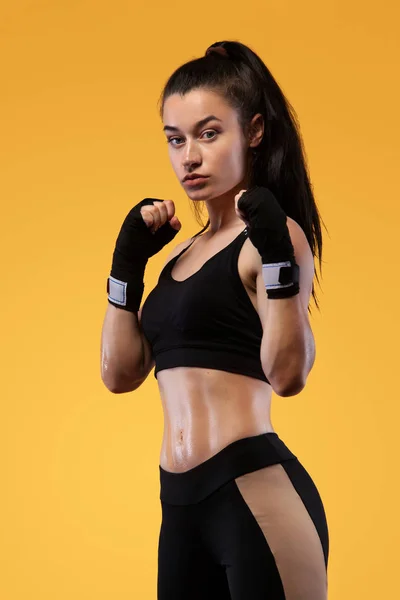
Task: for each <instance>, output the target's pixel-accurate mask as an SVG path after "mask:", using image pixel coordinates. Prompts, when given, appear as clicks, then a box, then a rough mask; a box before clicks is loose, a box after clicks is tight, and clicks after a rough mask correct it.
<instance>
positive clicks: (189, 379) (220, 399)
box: [138, 90, 310, 473]
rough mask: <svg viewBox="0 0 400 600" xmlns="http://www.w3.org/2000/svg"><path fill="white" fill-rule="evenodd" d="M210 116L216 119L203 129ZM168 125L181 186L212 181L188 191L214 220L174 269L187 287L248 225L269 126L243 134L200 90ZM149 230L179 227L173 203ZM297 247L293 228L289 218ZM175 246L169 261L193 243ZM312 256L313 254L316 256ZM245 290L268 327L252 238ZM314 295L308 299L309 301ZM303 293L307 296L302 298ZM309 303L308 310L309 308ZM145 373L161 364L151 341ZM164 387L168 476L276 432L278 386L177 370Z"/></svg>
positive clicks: (170, 114)
mask: <svg viewBox="0 0 400 600" xmlns="http://www.w3.org/2000/svg"><path fill="white" fill-rule="evenodd" d="M209 115H214V116H216V117H217V118H218V119H220V121H218V120H215V119H213V120H212V121H209V122H208V123H207V124H205V125H202V126H201V127H198V128H196V123H197V122H198V121H200V120H201V119H204V118H205V117H208V116H209ZM163 123H164V128H165V126H172V127H174V128H176V130H174V131H171V130H170V129H168V128H167V129H166V130H165V135H166V138H167V140H169V141H170V143H169V144H168V149H169V157H170V161H171V165H172V168H173V170H174V172H175V174H176V176H177V177H178V178H179V181H182V179H183V178H184V176H185V175H186V174H188V173H193V172H196V173H199V174H202V175H207V176H208V178H207V179H205V180H204V183H203V184H202V185H201V187H199V188H197V189H196V188H190V187H186V186H185V185H184V184H183V183H182V185H183V187H184V189H185V192H186V193H187V195H188V197H189V198H190V199H191V200H192V201H193V202H197V201H204V202H205V205H206V208H207V211H208V215H209V218H210V227H209V229H208V230H207V231H206V232H205V233H204V234H203V235H201V236H199V237H198V238H196V240H195V241H194V243H193V244H192V246H191V247H190V248H189V249H188V250H187V252H185V253H184V254H183V255H182V256H181V257H180V258H179V259H178V261H177V262H176V263H175V265H174V268H173V271H172V276H173V278H174V279H176V280H179V281H182V280H184V279H186V278H187V277H190V276H191V275H192V274H193V273H195V272H196V271H198V270H199V269H200V268H201V267H202V265H203V264H204V263H205V262H206V261H207V260H208V259H209V258H210V257H211V256H213V255H214V254H216V253H217V252H218V251H220V250H221V249H222V248H224V247H225V246H227V245H228V244H229V243H230V242H231V241H232V240H233V239H234V238H235V237H236V236H237V235H238V234H239V233H240V232H241V231H242V230H243V229H244V228H245V226H246V223H245V221H244V220H243V219H242V218H241V215H240V213H239V211H238V209H237V202H238V200H239V198H240V195H241V192H242V191H243V190H246V189H247V186H248V181H249V179H248V173H249V168H250V160H251V158H250V157H251V151H252V149H253V148H255V147H256V146H258V144H259V143H260V141H261V139H262V136H263V133H264V127H263V122H262V117H261V115H259V114H258V115H255V116H254V118H253V119H252V122H251V127H250V128H249V130H248V131H246V136H245V135H244V134H243V132H242V130H241V128H240V125H239V123H238V120H237V113H236V111H235V110H234V109H232V108H231V107H230V106H229V105H228V104H227V103H226V101H225V100H224V98H222V97H221V96H220V95H218V94H216V93H214V92H211V91H206V90H195V91H192V92H189V93H188V94H186V95H185V96H184V97H182V96H180V95H178V94H175V95H172V96H170V97H169V98H168V99H167V100H166V101H165V103H164V111H163ZM141 213H142V217H143V219H144V221H145V223H146V225H147V226H148V227H149V228H150V230H152V231H153V230H156V229H157V228H158V227H160V226H161V225H163V224H164V223H165V222H166V220H169V222H170V224H171V225H172V226H174V227H175V228H176V229H180V227H181V224H180V222H179V218H178V217H177V215H175V206H174V203H173V201H171V200H167V201H165V202H163V203H158V204H154V205H153V206H146V207H142V209H141ZM287 224H288V228H289V232H290V235H291V237H292V241H294V236H293V235H292V234H293V231H296V230H295V229H294V227H297V228H299V226H298V224H297V223H295V222H294V221H293V220H292V219H290V218H289V217H288V218H287ZM190 241H191V240H190V239H187V240H186V241H184V242H182V243H181V244H179V245H178V246H176V247H175V248H174V249H173V250H172V252H171V253H170V254H169V256H168V257H167V259H166V262H168V261H169V260H171V259H172V258H173V257H174V256H175V255H177V254H178V253H179V252H180V251H181V250H182V249H183V248H184V247H186V246H187V245H188V244H189V243H190ZM309 252H310V251H309ZM238 269H239V274H240V277H241V280H242V282H243V285H244V287H245V289H246V291H247V293H248V295H249V298H250V300H251V302H252V303H253V305H254V308H255V309H256V310H257V312H258V314H259V316H260V319H261V322H264V323H265V322H266V316H265V315H266V312H267V311H268V302H269V300H268V297H267V295H266V293H265V288H264V283H263V279H262V264H261V257H260V255H259V253H258V251H257V250H256V248H255V247H254V246H253V244H252V243H251V241H250V239H249V238H247V239H246V240H245V242H244V244H243V246H242V249H241V251H240V255H239V259H238ZM308 292H309V291H307V292H306V293H307V296H308V297H309V293H308ZM302 293H303V294H304V290H303V292H302ZM307 299H308V298H304V305H306V304H307ZM140 317H141V314H140V311H139V314H138V318H139V323H140ZM142 338H143V344H144V356H145V357H147V359H145V360H147V363H146V364H145V369H144V370H145V372H146V375H145V376H147V374H148V372H149V371H150V370H151V368H152V367H153V366H154V362H151V361H150V358H149V357H151V349H150V346H149V344H148V342H147V340H146V338H145V336H144V335H143V336H142ZM157 381H158V385H159V391H160V396H161V401H162V406H163V412H164V435H163V440H162V447H161V454H160V465H161V466H162V467H163V469H165V470H166V471H170V472H176V473H178V472H184V471H187V470H188V469H191V468H193V467H195V466H197V465H198V464H200V463H202V462H204V461H205V460H207V459H208V458H210V457H211V456H213V455H214V454H216V453H217V452H219V451H220V450H221V449H222V448H224V447H225V446H227V445H228V444H230V443H232V442H234V441H235V440H238V439H241V438H244V437H249V436H255V435H258V434H261V433H265V432H271V431H274V429H273V427H272V423H271V415H270V407H271V395H272V388H271V386H270V385H269V384H268V383H266V382H264V381H261V380H258V379H254V378H252V377H248V376H245V375H240V374H236V373H228V372H226V371H218V370H215V369H212V368H211V367H210V368H207V369H206V368H198V367H176V368H171V369H165V370H162V371H160V372H159V373H158V375H157Z"/></svg>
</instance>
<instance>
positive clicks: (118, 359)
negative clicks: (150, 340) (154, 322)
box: [101, 304, 148, 393]
mask: <svg viewBox="0 0 400 600" xmlns="http://www.w3.org/2000/svg"><path fill="white" fill-rule="evenodd" d="M142 335H143V334H142V332H141V330H140V327H139V322H138V316H137V314H136V313H135V312H130V311H127V310H123V309H121V308H116V307H115V306H113V305H112V304H109V305H108V307H107V311H106V314H105V317H104V323H103V329H102V334H101V378H102V380H103V382H104V385H105V386H106V387H107V388H108V389H109V390H110V391H111V392H114V393H122V392H128V391H132V390H134V389H135V388H136V387H137V385H138V384H140V383H141V380H143V377H144V368H145V363H146V362H147V361H148V357H147V356H145V345H144V340H143V337H142ZM146 354H147V353H146Z"/></svg>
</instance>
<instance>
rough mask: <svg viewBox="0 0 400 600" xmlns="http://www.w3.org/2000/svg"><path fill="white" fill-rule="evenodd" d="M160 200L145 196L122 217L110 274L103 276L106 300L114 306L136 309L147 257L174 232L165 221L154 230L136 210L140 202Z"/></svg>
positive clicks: (138, 209)
mask: <svg viewBox="0 0 400 600" xmlns="http://www.w3.org/2000/svg"><path fill="white" fill-rule="evenodd" d="M154 201H156V202H163V200H160V199H159V198H145V199H144V200H142V201H141V202H139V204H137V205H136V206H134V207H133V208H132V209H131V210H130V212H129V213H128V214H127V216H126V217H125V220H124V222H123V224H122V227H121V230H120V232H119V235H118V238H117V241H116V244H115V249H114V253H113V260H112V267H111V273H110V277H109V278H108V279H107V293H108V301H109V302H110V304H113V305H114V306H116V307H117V308H123V309H124V310H128V311H130V312H138V310H139V307H140V303H141V300H142V296H143V291H144V282H143V279H144V271H145V268H146V264H147V261H148V259H149V258H150V257H151V256H154V254H157V252H159V251H160V250H161V249H162V248H163V247H164V246H165V245H166V244H168V243H169V242H170V241H171V240H172V239H173V238H174V237H175V236H176V234H177V233H178V231H177V230H176V229H174V228H173V227H171V225H170V224H169V221H167V222H166V223H164V225H162V226H161V227H160V228H159V229H158V230H157V231H156V232H155V233H154V234H153V233H151V231H150V229H149V228H148V227H147V225H146V223H145V222H144V220H143V217H142V215H141V213H140V209H141V207H142V206H146V205H149V204H153V203H154Z"/></svg>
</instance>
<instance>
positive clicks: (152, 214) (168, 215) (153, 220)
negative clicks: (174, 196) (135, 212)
mask: <svg viewBox="0 0 400 600" xmlns="http://www.w3.org/2000/svg"><path fill="white" fill-rule="evenodd" d="M140 214H141V215H142V219H143V221H144V222H145V223H146V225H147V227H148V228H149V229H150V231H151V233H155V232H156V231H157V229H159V228H160V227H162V226H163V225H164V224H165V223H166V222H167V221H169V224H170V225H171V227H173V228H174V229H175V230H176V231H179V230H180V228H181V227H182V224H181V222H180V221H179V219H178V217H177V216H176V215H175V204H174V202H173V200H164V202H160V201H158V200H155V201H154V203H153V204H152V205H147V206H142V208H141V209H140Z"/></svg>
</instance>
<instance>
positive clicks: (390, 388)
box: [0, 0, 400, 600]
mask: <svg viewBox="0 0 400 600" xmlns="http://www.w3.org/2000/svg"><path fill="white" fill-rule="evenodd" d="M398 6H399V5H398V3H397V2H395V0H391V1H386V2H385V1H384V2H381V3H379V4H378V5H377V4H376V3H372V2H362V1H361V0H357V1H350V2H346V1H345V0H339V1H337V2H334V1H329V2H320V1H319V0H312V1H310V0H305V1H304V2H296V1H294V0H279V2H277V1H274V2H273V1H270V0H264V1H262V2H261V1H258V2H256V1H254V0H250V1H249V2H246V3H245V4H243V3H239V2H238V3H236V5H235V4H232V2H228V1H227V0H224V1H222V3H221V4H219V5H218V4H216V3H215V2H210V1H209V0H203V2H201V3H200V4H197V5H194V4H188V3H187V2H174V3H164V2H161V1H159V2H157V3H156V4H154V3H149V4H148V5H147V4H146V3H142V2H138V1H137V2H136V3H135V2H128V1H127V0H115V1H114V2H105V1H104V0H97V1H95V0H92V1H88V0H82V1H79V0H37V1H29V0H15V1H13V2H11V1H9V2H4V3H3V4H2V5H1V8H0V61H1V75H0V86H1V93H0V120H1V123H0V125H1V127H0V130H1V133H0V137H1V141H0V148H1V156H0V168H1V177H0V186H1V187H0V193H1V234H0V244H1V254H0V256H1V283H2V285H1V312H0V314H1V345H0V364H1V387H0V389H1V408H2V415H1V431H0V444H1V459H2V465H1V474H2V475H1V486H2V491H1V496H0V497H1V499H0V515H1V523H0V525H1V531H2V534H1V553H2V556H1V577H0V596H1V598H2V600H28V599H29V600H36V599H38V600H39V599H40V600H67V599H68V600H70V599H71V598H74V599H77V600H78V599H79V600H80V599H82V600H83V599H84V600H91V599H96V600H105V599H107V600H109V599H111V598H118V600H125V599H126V600H128V599H131V598H135V599H136V598H137V599H139V598H140V599H141V600H147V599H149V600H150V599H154V598H156V574H157V544H158V533H159V527H160V519H161V509H160V504H159V480H158V474H159V472H158V464H159V462H158V461H159V452H160V447H161V438H162V428H163V416H162V410H161V404H160V401H159V396H158V389H157V385H156V380H155V378H154V375H153V372H152V373H151V374H150V376H149V377H148V379H147V380H146V381H145V383H144V384H143V385H142V386H141V387H140V389H138V390H137V391H135V392H133V393H130V394H125V395H113V394H111V393H110V392H109V391H108V390H107V389H106V388H105V387H104V385H103V383H102V382H101V379H100V367H99V364H100V332H101V325H102V320H103V316H104V312H105V309H106V306H107V300H106V278H107V276H108V273H109V269H110V265H111V257H112V251H113V248H114V243H115V239H116V236H117V234H118V231H119V228H120V225H121V223H122V220H123V218H124V217H125V215H126V213H127V212H128V211H129V210H130V208H131V207H132V206H133V205H134V204H136V203H137V202H139V201H140V200H141V199H142V198H144V197H146V196H152V197H159V198H164V199H168V198H171V199H173V200H174V201H175V203H176V206H177V214H178V215H179V217H180V220H181V222H182V223H183V228H182V230H181V231H180V232H179V234H178V235H177V237H176V238H175V241H174V242H173V244H174V243H179V242H180V241H183V240H184V239H187V238H188V237H190V235H192V234H193V233H195V232H196V231H198V230H199V229H200V228H199V226H198V225H197V224H196V222H195V220H194V217H193V215H192V212H191V210H190V207H189V200H188V198H187V197H186V195H185V193H184V190H183V189H182V187H181V185H180V184H179V182H178V181H177V180H176V179H175V176H174V174H173V171H172V168H171V166H170V164H169V160H168V154H167V145H166V142H165V138H164V136H163V134H162V124H161V121H160V119H159V116H158V112H157V100H158V98H159V94H160V92H161V89H162V87H163V85H164V84H165V82H166V80H167V78H168V77H169V76H170V75H171V73H172V72H173V70H174V69H175V68H177V67H178V66H179V65H180V64H182V63H183V62H186V61H187V60H190V59H192V58H195V57H199V56H201V55H203V54H204V52H205V50H206V48H207V47H208V46H209V45H210V44H212V43H213V42H215V41H221V40H224V39H225V40H238V41H241V42H243V43H245V44H248V45H249V46H250V47H251V48H252V49H253V50H255V51H256V52H257V53H258V54H259V55H260V56H261V58H262V59H263V60H264V61H265V63H266V64H267V66H268V67H269V68H270V69H271V71H272V73H273V74H274V76H275V77H276V79H277V81H278V83H279V84H280V86H281V87H282V90H283V91H284V93H285V94H286V95H287V97H288V99H289V100H290V102H291V103H292V104H293V106H294V107H295V110H296V111H297V114H298V117H299V120H300V125H301V132H302V135H303V139H304V143H305V148H306V153H307V157H308V164H309V168H310V173H311V180H312V184H313V186H314V192H315V196H316V200H317V203H318V206H319V209H320V211H321V214H322V217H323V219H324V221H325V223H326V225H327V228H328V232H329V235H328V234H327V233H326V232H325V230H324V265H323V278H322V290H321V289H320V288H319V287H318V286H317V288H316V289H317V292H318V296H319V300H320V304H321V312H318V311H317V310H316V308H315V306H314V304H313V303H312V309H313V314H312V316H311V325H312V328H313V332H314V336H315V340H316V351H317V355H316V362H315V364H314V368H313V370H312V371H311V373H310V376H309V379H308V381H307V385H306V388H305V389H304V390H303V391H302V392H301V394H299V395H297V396H294V397H289V398H281V397H278V396H275V395H274V398H273V413H272V417H273V424H274V427H275V429H276V431H277V432H278V433H279V435H280V437H281V438H282V439H283V440H284V441H285V442H286V443H287V445H288V446H289V447H290V448H291V449H292V450H293V451H294V453H295V454H296V455H297V456H298V457H299V458H300V460H301V461H302V463H303V464H304V466H305V467H306V468H307V470H308V471H309V472H310V474H311V475H312V477H313V478H314V481H315V483H316V484H317V486H318V488H319V490H320V493H321V496H322V498H323V501H324V504H325V509H326V512H327V517H328V523H329V528H330V562H329V573H328V580H329V599H330V600H339V599H340V600H357V599H362V600H369V599H372V598H374V599H376V598H395V597H397V594H398V583H397V575H398V556H399V554H398V542H399V534H400V526H399V516H398V510H399V506H400V497H399V496H400V495H399V483H398V473H399V470H398V460H399V451H398V443H399V437H400V435H399V420H400V409H399V393H398V379H397V376H398V374H399V364H398V362H399V334H400V331H399V329H400V327H399V294H400V286H399V280H398V275H399V266H398V265H399V263H398V254H399V252H398V244H399V238H400V229H399V216H400V209H399V193H398V175H399V166H398V165H399V160H400V152H399V143H398V140H399V137H400V123H399V106H400V94H399V79H398V73H399V56H400V52H399V37H398V25H399V17H400V11H399V8H398ZM170 249H171V247H170V246H168V247H166V248H164V249H163V250H162V251H161V252H160V253H159V254H158V255H157V256H156V257H154V258H153V259H151V261H150V262H149V265H148V268H147V270H146V277H145V283H146V287H145V294H144V298H145V297H146V296H147V294H148V293H149V292H150V290H151V289H152V288H153V287H154V285H155V284H156V281H157V277H158V273H159V271H160V267H161V265H162V263H163V261H164V259H165V257H166V255H167V253H168V252H169V251H170ZM249 600H250V599H249Z"/></svg>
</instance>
